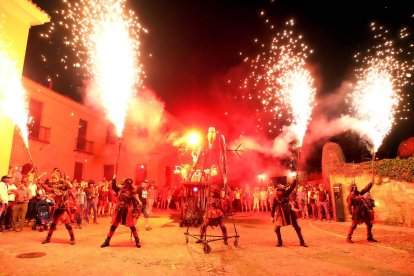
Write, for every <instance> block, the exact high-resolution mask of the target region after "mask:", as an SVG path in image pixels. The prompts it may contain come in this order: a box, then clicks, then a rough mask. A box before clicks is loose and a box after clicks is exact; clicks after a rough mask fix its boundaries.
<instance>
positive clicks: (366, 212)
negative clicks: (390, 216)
mask: <svg viewBox="0 0 414 276" xmlns="http://www.w3.org/2000/svg"><path fill="white" fill-rule="evenodd" d="M373 183H374V179H372V180H371V182H370V183H368V185H367V186H366V187H365V188H364V189H362V190H361V191H358V187H357V185H356V183H355V181H354V182H352V184H351V185H350V186H349V195H348V198H347V202H348V212H349V214H351V215H352V224H351V227H350V228H349V232H348V236H347V238H346V241H347V242H349V243H353V241H352V234H353V233H354V230H355V229H356V228H357V226H358V224H361V223H365V224H366V225H367V241H369V242H377V240H376V239H374V238H373V237H372V226H373V224H372V221H373V220H374V210H373V207H374V206H373V202H372V201H369V199H367V198H365V197H363V195H364V194H366V193H369V191H370V190H371V188H372V185H373Z"/></svg>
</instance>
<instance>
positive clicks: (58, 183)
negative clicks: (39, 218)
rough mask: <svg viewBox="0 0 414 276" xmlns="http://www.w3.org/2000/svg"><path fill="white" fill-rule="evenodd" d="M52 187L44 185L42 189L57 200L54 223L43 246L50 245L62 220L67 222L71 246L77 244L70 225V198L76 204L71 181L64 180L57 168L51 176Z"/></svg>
mask: <svg viewBox="0 0 414 276" xmlns="http://www.w3.org/2000/svg"><path fill="white" fill-rule="evenodd" d="M51 183H52V187H48V186H45V185H42V188H43V189H44V190H45V191H46V192H48V193H52V194H53V195H54V200H55V212H54V213H53V221H52V224H51V225H50V228H49V232H48V233H47V236H46V239H45V240H44V241H43V242H42V244H45V243H49V242H50V239H51V237H52V234H53V232H54V231H55V230H56V225H57V224H58V222H59V221H60V220H63V221H64V222H65V226H66V229H67V230H68V232H69V236H70V244H72V245H73V244H75V234H74V233H73V229H72V226H71V225H70V222H71V219H70V213H69V197H72V199H73V201H75V202H76V200H75V196H74V195H73V194H72V192H71V189H70V188H71V184H70V182H69V181H67V180H66V179H64V178H63V177H62V175H61V173H60V171H59V169H57V168H55V169H54V170H53V173H52V176H51Z"/></svg>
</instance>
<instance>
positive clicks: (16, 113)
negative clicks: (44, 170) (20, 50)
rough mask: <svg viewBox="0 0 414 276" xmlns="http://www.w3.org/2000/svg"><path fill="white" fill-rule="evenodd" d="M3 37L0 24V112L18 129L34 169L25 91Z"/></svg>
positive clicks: (13, 58) (11, 53) (11, 51)
mask: <svg viewBox="0 0 414 276" xmlns="http://www.w3.org/2000/svg"><path fill="white" fill-rule="evenodd" d="M4 36H5V35H4V32H3V29H2V23H1V22H0V41H1V43H0V112H2V113H3V114H4V115H5V116H6V117H8V118H10V119H11V121H12V122H13V123H14V124H15V125H16V126H17V127H18V129H19V133H20V135H21V137H22V139H23V142H24V145H25V146H26V148H27V151H28V153H29V157H30V161H31V162H32V165H33V167H34V164H33V158H32V155H31V153H30V150H29V131H28V128H27V124H28V122H29V111H28V105H27V99H26V90H25V89H24V87H23V84H22V79H21V73H20V71H19V69H18V66H17V59H16V57H15V55H14V54H13V50H12V49H11V47H9V46H8V45H7V44H5V43H4V42H5V41H7V40H6V39H5V37H4Z"/></svg>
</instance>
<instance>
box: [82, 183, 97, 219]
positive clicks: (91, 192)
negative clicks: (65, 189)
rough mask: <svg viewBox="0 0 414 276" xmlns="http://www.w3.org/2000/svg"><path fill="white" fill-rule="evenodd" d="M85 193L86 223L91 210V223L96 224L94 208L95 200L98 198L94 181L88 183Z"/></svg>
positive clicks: (95, 207)
mask: <svg viewBox="0 0 414 276" xmlns="http://www.w3.org/2000/svg"><path fill="white" fill-rule="evenodd" d="M85 193H86V216H85V220H86V223H89V216H90V215H91V209H92V210H93V223H95V224H98V210H97V206H96V201H95V198H96V197H97V196H98V192H97V189H96V188H95V181H94V180H89V181H88V188H86V189H85Z"/></svg>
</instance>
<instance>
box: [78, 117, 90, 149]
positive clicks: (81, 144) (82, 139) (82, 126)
mask: <svg viewBox="0 0 414 276" xmlns="http://www.w3.org/2000/svg"><path fill="white" fill-rule="evenodd" d="M78 127H79V129H78V139H77V141H76V149H77V150H82V151H85V150H86V132H87V131H88V122H87V121H85V120H82V119H79V126H78Z"/></svg>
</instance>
